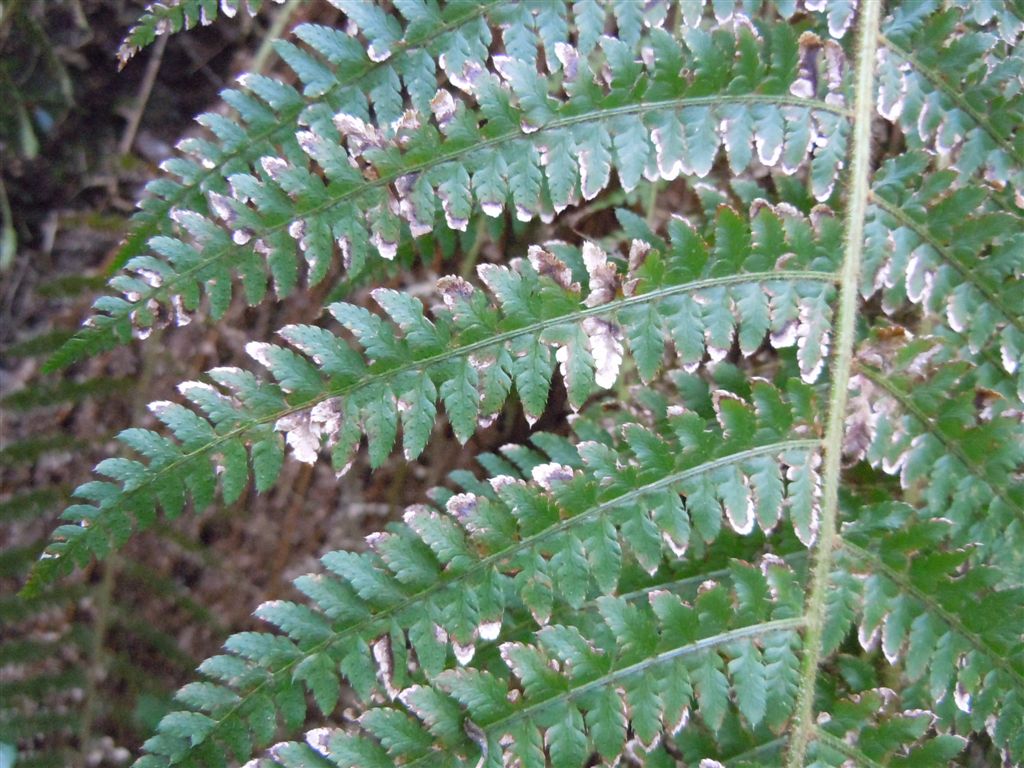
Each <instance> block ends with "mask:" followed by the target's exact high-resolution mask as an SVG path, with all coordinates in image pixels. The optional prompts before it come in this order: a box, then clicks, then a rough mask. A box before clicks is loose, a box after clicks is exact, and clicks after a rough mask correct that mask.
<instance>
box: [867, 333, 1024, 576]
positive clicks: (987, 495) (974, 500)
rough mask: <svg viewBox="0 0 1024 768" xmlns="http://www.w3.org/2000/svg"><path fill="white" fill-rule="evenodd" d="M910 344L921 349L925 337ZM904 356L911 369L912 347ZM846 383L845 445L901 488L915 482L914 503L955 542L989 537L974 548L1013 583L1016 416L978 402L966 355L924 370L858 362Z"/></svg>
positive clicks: (1022, 533)
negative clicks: (951, 528) (849, 424)
mask: <svg viewBox="0 0 1024 768" xmlns="http://www.w3.org/2000/svg"><path fill="white" fill-rule="evenodd" d="M911 350H916V351H918V352H919V355H920V354H924V355H928V354H929V352H928V351H927V347H926V346H925V345H919V346H916V347H915V346H911V347H909V349H908V352H909V351H911ZM908 357H909V355H908ZM908 362H909V365H908V366H907V367H909V368H911V369H912V370H913V369H915V367H916V364H920V357H919V356H918V358H917V360H916V361H915V359H914V357H909V361H908ZM852 385H853V386H854V388H855V392H856V394H855V395H854V399H853V403H852V407H853V408H855V409H856V410H857V411H858V415H857V425H858V428H857V429H856V430H855V431H853V432H852V433H851V437H850V440H851V444H850V446H849V447H850V448H851V449H852V450H851V452H850V454H849V455H851V456H852V457H857V458H866V459H867V460H868V461H869V462H870V463H871V464H872V465H874V466H877V467H880V468H881V469H882V470H883V471H885V472H888V473H890V474H895V475H898V476H899V479H900V485H901V486H902V487H903V488H904V489H906V490H910V489H912V488H920V489H921V492H920V500H921V504H922V507H923V508H924V509H927V510H928V512H929V513H930V514H932V515H934V516H935V517H943V518H948V519H950V520H951V521H953V523H954V524H955V526H956V531H957V538H958V541H959V543H960V545H961V546H964V545H969V544H971V543H973V542H976V541H991V544H990V545H989V546H988V547H985V548H984V557H985V558H986V560H987V561H988V562H989V563H991V564H993V565H997V566H999V567H1001V568H1002V569H1003V571H1004V574H1005V577H1006V578H1009V579H1011V580H1013V581H1014V582H1017V583H1019V582H1020V577H1019V574H1020V573H1021V572H1022V569H1024V559H1022V557H1021V545H1022V542H1024V484H1022V483H1021V481H1020V478H1019V477H1018V476H1017V473H1018V471H1019V468H1020V467H1021V466H1022V465H1024V441H1022V436H1024V427H1022V425H1021V422H1020V418H1019V417H1018V416H1017V415H1016V414H1015V413H1014V412H1013V411H1012V410H1011V411H1010V412H1008V413H1004V414H999V413H998V411H996V412H995V413H992V412H991V410H992V409H991V406H988V407H985V406H982V408H981V409H979V407H978V402H977V401H978V397H979V392H978V389H977V384H976V383H975V380H974V376H973V375H972V374H971V372H970V371H969V369H967V367H966V365H950V364H947V365H944V366H941V367H940V368H939V370H938V372H935V373H933V374H932V376H930V377H928V378H922V377H921V375H920V373H917V374H916V375H915V373H912V372H911V371H907V370H905V369H904V370H900V369H898V368H897V369H896V370H893V371H888V372H882V371H879V370H877V369H874V368H872V367H870V366H868V365H861V366H859V367H858V373H857V374H856V375H855V377H854V380H853V382H852ZM982 396H984V395H982ZM997 397H998V396H997ZM862 441H863V442H862ZM853 443H856V445H854V444H853ZM979 554H981V553H979Z"/></svg>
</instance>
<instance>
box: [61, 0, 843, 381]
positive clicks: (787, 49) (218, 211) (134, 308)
mask: <svg viewBox="0 0 1024 768" xmlns="http://www.w3.org/2000/svg"><path fill="white" fill-rule="evenodd" d="M632 4H633V3H632V0H624V2H623V3H622V5H632ZM591 5H592V6H593V7H594V8H595V9H598V11H599V13H600V14H601V15H600V17H599V18H601V19H602V20H603V18H604V10H603V9H600V8H599V7H598V6H597V5H596V4H586V3H584V4H581V6H580V8H581V9H582V8H587V7H590V6H591ZM609 5H610V6H611V7H613V8H617V7H619V5H617V4H615V3H609ZM355 8H362V9H363V10H362V11H359V13H363V12H365V13H370V12H369V11H367V10H366V7H365V6H363V5H361V4H357V5H353V6H352V8H349V10H350V12H351V13H353V18H354V19H355V20H357V23H358V22H359V19H360V17H359V16H358V13H357V12H356V11H355V10H354V9H355ZM371 15H373V14H371ZM373 17H374V18H377V16H376V15H374V16H373ZM588 23H589V22H588ZM602 24H603V21H602ZM382 34H383V33H382ZM389 34H390V33H389ZM394 34H396V35H397V32H394ZM537 34H538V35H539V34H540V32H539V31H538V32H537ZM579 37H580V39H579V40H578V41H577V42H578V43H579V44H580V45H583V43H584V42H586V38H585V37H584V35H583V33H582V32H579ZM738 38H739V39H737V38H735V37H734V36H733V35H732V34H727V33H722V34H707V33H704V32H702V31H699V30H693V31H691V32H690V33H689V34H688V36H687V41H686V42H685V43H684V42H682V41H680V40H677V39H676V38H674V37H673V36H672V35H670V34H669V33H667V32H666V31H665V30H663V29H661V28H660V27H659V26H654V27H653V28H651V29H648V28H645V29H644V32H643V35H642V36H641V37H640V38H638V39H637V40H636V41H635V42H634V43H633V44H627V43H625V42H623V41H621V40H613V39H611V38H607V37H606V38H602V42H601V43H600V45H599V46H593V48H592V50H588V49H586V47H585V46H584V47H583V48H582V49H574V48H572V46H569V45H567V44H566V46H565V47H563V48H560V49H559V50H560V51H562V55H563V57H565V58H566V63H562V62H561V60H556V61H554V62H552V61H548V62H547V67H548V69H549V72H548V73H547V74H544V73H542V72H540V71H538V69H537V66H536V65H535V64H534V63H531V61H529V60H523V59H516V58H513V57H511V56H496V57H492V59H491V65H492V66H493V67H494V68H495V69H496V71H497V72H499V73H500V76H499V75H494V74H491V73H490V72H489V71H488V70H487V69H485V68H484V66H483V64H482V63H481V61H486V54H485V53H481V56H480V59H479V60H478V59H477V58H473V57H472V56H470V55H463V56H461V57H460V58H459V64H458V66H461V70H459V69H457V68H456V66H457V65H453V63H452V62H451V61H449V58H451V55H450V54H451V52H450V51H449V52H448V56H447V58H445V63H446V66H447V70H446V71H447V75H448V80H449V82H450V83H451V84H452V85H453V86H455V87H457V88H459V89H461V90H463V91H464V92H465V94H464V95H463V96H461V97H460V98H459V99H456V98H455V96H454V95H453V94H452V92H451V91H450V90H448V89H445V88H441V89H440V90H438V91H437V92H436V95H435V94H432V98H430V99H429V103H428V104H426V105H424V104H423V103H422V101H423V98H422V96H423V94H417V96H418V98H416V99H412V97H411V96H410V99H412V100H411V101H410V102H407V101H406V98H405V96H403V95H402V92H401V90H400V87H399V86H400V81H399V80H398V76H397V75H395V74H394V73H393V72H392V73H391V74H392V75H393V77H392V78H391V79H389V80H388V87H389V88H391V89H393V90H394V99H395V103H394V109H393V110H392V111H393V112H394V114H391V112H385V111H384V110H382V108H381V105H380V104H375V107H374V108H375V114H376V116H377V124H376V125H374V124H371V123H369V122H367V119H366V107H365V105H364V104H361V103H357V104H356V106H355V107H351V106H348V105H343V108H342V110H341V111H338V112H336V113H335V114H333V119H332V120H327V119H325V116H324V115H323V114H322V113H320V114H319V117H318V118H317V119H314V118H313V117H312V116H310V117H308V118H307V120H308V122H309V123H310V130H304V131H299V132H298V133H296V134H295V135H294V136H293V137H286V139H283V140H284V141H287V144H286V149H287V151H286V152H285V153H284V154H285V156H284V157H280V156H278V155H277V154H276V153H272V154H269V155H266V156H263V157H262V158H260V159H259V160H258V161H257V162H254V163H253V168H252V169H246V170H245V171H244V172H235V173H233V174H232V175H231V176H230V177H229V179H228V182H229V186H230V191H229V193H227V194H224V193H222V191H220V190H211V191H210V192H209V193H208V194H207V202H208V210H209V211H210V214H211V215H206V212H205V211H198V210H190V209H185V208H180V209H175V210H173V211H172V212H171V216H172V218H173V219H174V220H175V221H176V222H177V224H178V225H179V227H180V228H181V230H182V235H181V237H171V236H163V235H162V236H158V237H155V238H152V239H151V240H150V242H149V245H150V248H151V253H150V254H148V255H143V256H138V257H135V258H133V259H132V260H131V261H129V262H128V264H127V265H126V270H127V273H126V274H122V275H120V276H118V277H116V278H114V280H113V281H112V282H111V286H112V287H113V288H114V289H116V290H117V291H119V292H122V294H123V296H121V297H115V296H107V297H104V298H102V299H100V300H99V301H98V302H97V303H96V305H95V310H96V314H94V315H93V317H92V318H91V319H90V321H89V323H88V326H87V327H86V328H85V329H83V331H82V332H81V333H80V334H79V335H78V336H77V337H76V338H75V340H73V341H72V342H70V343H69V345H68V346H66V347H65V349H64V350H63V351H62V352H61V353H60V354H59V355H58V356H57V357H55V358H54V360H53V362H52V363H51V366H52V367H57V366H60V365H64V364H66V363H68V362H71V361H73V360H74V359H77V358H78V357H80V356H82V355H84V354H89V353H91V352H93V351H96V350H97V349H100V348H104V347H106V346H110V345H112V344H115V343H118V342H119V341H124V340H125V339H127V338H128V337H129V336H130V335H131V333H132V329H133V328H142V329H145V328H148V327H150V326H152V325H153V324H154V323H156V322H157V317H156V316H155V313H156V311H157V310H158V309H159V308H160V307H161V306H169V305H172V304H173V305H174V307H175V308H176V311H179V312H182V313H184V312H191V311H194V310H195V309H196V308H197V307H198V306H199V302H200V298H201V295H202V293H203V292H205V293H206V294H207V295H208V296H209V299H210V308H211V311H212V314H213V316H214V317H217V316H219V315H220V314H221V313H222V312H223V311H224V310H225V308H226V306H227V303H228V301H229V300H230V298H231V283H232V278H233V276H238V277H240V278H241V281H242V283H243V286H244V287H245V291H246V296H247V298H248V300H249V301H250V302H252V303H254V302H258V301H260V300H261V299H262V297H263V295H264V292H265V290H266V274H267V272H268V271H269V273H270V274H271V276H272V278H273V281H274V284H275V287H276V290H277V292H278V294H279V295H287V294H288V293H289V292H291V290H292V289H293V288H294V287H295V285H296V281H297V279H298V266H297V262H296V258H297V254H299V253H301V255H302V257H303V260H304V261H305V262H306V263H307V264H308V266H309V275H310V280H311V282H316V281H317V280H319V279H322V277H323V276H324V275H325V274H326V270H327V267H328V265H329V264H330V262H331V260H332V259H333V252H334V243H335V242H336V243H337V244H338V245H339V246H340V248H341V251H342V257H343V261H344V264H345V266H346V267H347V268H348V269H350V270H358V269H359V268H360V265H361V264H363V263H364V262H365V261H366V259H367V258H368V257H369V255H370V253H371V251H373V250H376V251H378V252H379V253H380V255H381V256H383V257H384V258H386V259H392V258H394V257H395V255H396V254H397V252H398V248H399V245H400V242H401V241H402V237H403V232H405V231H408V232H410V233H411V234H412V235H413V236H417V235H421V234H424V233H426V232H429V231H431V230H432V229H433V227H434V222H435V216H436V213H437V203H438V202H439V201H440V203H441V206H440V207H441V209H442V210H443V212H444V217H445V221H446V224H447V226H448V227H449V228H450V229H454V230H465V229H466V228H467V226H468V222H469V218H470V216H471V215H472V214H473V213H474V212H477V211H482V212H483V213H484V214H486V215H490V216H497V215H499V214H500V213H501V211H502V210H503V209H505V208H506V207H507V208H508V209H509V210H513V211H515V212H516V216H517V218H519V219H521V220H530V219H532V218H535V217H537V216H541V217H548V216H549V215H552V214H553V213H554V212H557V211H561V210H563V209H565V208H566V207H567V206H569V205H572V204H574V203H576V202H578V201H579V200H580V199H584V200H589V199H591V198H593V197H594V196H596V195H597V194H598V193H599V192H601V191H602V190H603V189H605V188H606V187H607V186H608V185H609V183H610V182H611V178H612V177H611V172H612V170H615V171H617V173H618V176H619V182H620V184H621V185H622V187H623V188H625V189H627V190H628V189H632V188H633V187H635V186H636V185H637V184H638V183H639V182H640V181H641V180H642V179H656V178H662V179H675V178H676V177H678V176H679V175H680V174H681V173H684V174H686V175H690V176H696V177H698V178H700V177H704V176H706V175H707V174H708V173H709V172H710V170H711V167H712V165H713V163H714V161H715V157H716V155H717V154H718V150H719V147H720V146H721V145H724V146H725V148H726V154H727V156H728V159H729V163H730V166H731V167H732V168H733V169H734V170H737V171H738V170H741V169H743V168H745V167H747V166H749V165H750V164H751V163H752V162H753V160H754V157H755V150H756V156H757V159H758V160H760V162H761V163H763V164H765V165H767V166H770V167H775V166H777V167H779V168H780V169H781V170H782V171H783V172H784V173H790V174H792V173H795V172H796V171H797V170H799V169H801V168H802V167H804V166H805V164H807V163H808V160H809V173H810V177H811V183H812V190H813V193H814V195H815V196H816V197H817V198H818V199H819V200H827V199H828V198H829V197H830V196H831V194H832V191H833V187H834V182H835V178H836V174H837V172H838V170H839V166H840V164H841V162H842V155H843V152H844V149H845V141H846V132H847V122H846V119H845V117H846V116H847V114H848V110H847V109H846V107H845V106H843V96H842V81H841V79H837V78H832V79H830V80H827V81H826V82H825V83H823V84H822V85H821V86H820V90H821V91H822V92H823V93H822V94H821V95H820V96H819V94H818V92H817V91H816V90H815V88H814V84H813V83H812V81H811V80H810V79H808V78H807V77H803V76H801V74H800V73H799V72H797V71H794V69H793V68H792V64H793V63H794V62H795V61H796V60H797V57H798V56H799V55H800V52H801V45H800V44H799V43H798V41H797V39H796V37H795V35H794V33H793V32H792V30H791V28H790V27H788V26H786V25H772V24H765V25H764V28H763V29H755V28H746V27H744V28H743V29H741V30H740V31H739V33H738ZM812 38H813V36H812ZM332 39H335V38H332ZM312 42H313V45H314V46H317V45H324V44H325V43H324V41H323V40H321V39H320V38H319V37H315V38H314V39H313V41H312ZM591 44H592V43H591ZM804 45H805V46H808V45H809V46H811V48H814V46H815V45H820V41H818V43H814V41H813V40H810V41H808V40H807V39H805V40H804ZM476 48H479V46H475V47H474V49H473V50H476ZM645 49H650V50H652V51H653V52H654V56H653V57H648V58H646V59H645V58H644V57H643V55H642V52H643V50H645ZM296 50H297V49H296ZM681 66H688V67H689V68H690V70H691V71H692V72H693V73H694V76H693V78H692V79H690V80H689V81H687V80H684V79H682V78H680V77H679V76H678V70H679V67H681ZM317 71H318V72H319V70H317ZM837 71H838V70H837ZM299 75H300V77H304V78H309V77H311V76H312V75H311V74H310V72H309V71H306V70H305V69H303V70H300V71H299ZM816 80H817V78H816V76H815V78H814V81H815V82H816ZM308 82H309V81H308V80H307V85H308ZM247 84H248V85H249V87H251V88H252V89H253V90H254V92H255V93H256V94H257V95H258V97H259V99H260V100H261V101H263V102H265V103H266V104H267V105H268V106H269V107H270V108H271V110H275V111H281V110H299V109H301V108H302V104H303V102H302V97H301V96H300V95H299V93H298V92H297V91H295V90H294V89H293V88H291V87H290V86H286V85H284V84H281V83H278V82H276V81H273V80H270V79H267V78H256V77H254V78H250V80H249V81H248V83H247ZM407 88H408V85H407ZM791 92H795V93H798V94H802V95H800V96H794V95H792V93H791ZM236 101H237V99H236ZM247 104H248V111H255V112H260V111H265V107H263V106H262V105H260V104H259V103H258V102H255V101H252V100H251V99H249V100H248V102H247ZM406 107H408V109H406ZM403 109H405V111H404V112H403V111H402V110H403ZM268 119H269V118H268ZM814 126H818V127H817V129H816V130H815V131H814V134H815V135H816V136H817V138H816V139H815V140H814V141H812V138H814V136H812V128H813V127H814ZM613 134H614V135H615V136H616V139H615V141H613V140H612V135H613ZM218 220H219V221H218Z"/></svg>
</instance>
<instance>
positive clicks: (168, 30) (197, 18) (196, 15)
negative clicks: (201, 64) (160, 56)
mask: <svg viewBox="0 0 1024 768" xmlns="http://www.w3.org/2000/svg"><path fill="white" fill-rule="evenodd" d="M273 2H275V3H282V2H284V0H273ZM262 6H263V0H245V7H246V9H247V10H248V11H249V13H250V14H253V15H255V14H257V13H259V10H260V8H261V7H262ZM241 7H242V0H160V2H153V3H150V4H149V5H147V6H146V10H145V11H144V12H143V14H142V16H141V17H140V18H139V20H138V22H136V24H135V26H133V27H132V28H131V31H129V32H128V36H127V37H126V38H125V39H124V42H123V43H121V47H120V48H119V49H118V51H117V60H118V62H119V63H120V66H121V67H124V65H125V64H127V63H128V61H129V60H130V59H131V58H132V56H134V55H135V54H136V53H138V52H139V51H140V50H142V49H143V48H145V47H146V46H147V45H150V44H151V43H152V42H153V41H154V40H156V38H157V36H159V35H173V34H174V33H175V32H180V31H181V30H183V29H192V28H193V27H195V26H196V25H197V24H202V25H203V26H206V25H207V24H212V23H213V22H214V21H216V19H217V14H218V13H223V14H224V15H225V16H227V17H228V18H234V16H235V14H236V13H238V11H239V9H240V8H241Z"/></svg>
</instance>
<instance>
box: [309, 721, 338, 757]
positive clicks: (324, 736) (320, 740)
mask: <svg viewBox="0 0 1024 768" xmlns="http://www.w3.org/2000/svg"><path fill="white" fill-rule="evenodd" d="M334 733H335V729H334V728H314V729H313V730H311V731H306V743H307V744H309V746H310V747H312V748H313V749H314V750H315V751H316V752H318V753H320V754H321V755H323V756H324V757H328V756H329V755H330V747H331V736H333V735H334Z"/></svg>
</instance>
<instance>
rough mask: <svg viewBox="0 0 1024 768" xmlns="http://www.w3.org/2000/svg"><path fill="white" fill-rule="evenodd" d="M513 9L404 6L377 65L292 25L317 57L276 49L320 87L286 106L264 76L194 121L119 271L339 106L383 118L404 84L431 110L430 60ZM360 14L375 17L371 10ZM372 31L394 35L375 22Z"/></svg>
mask: <svg viewBox="0 0 1024 768" xmlns="http://www.w3.org/2000/svg"><path fill="white" fill-rule="evenodd" d="M507 7H513V6H510V4H508V3H501V4H499V3H498V2H490V3H488V2H481V3H474V4H471V5H468V4H464V3H451V4H449V5H446V6H445V7H444V9H443V10H442V11H441V12H440V13H439V14H437V15H436V16H435V15H433V14H431V13H429V12H426V13H425V15H414V12H415V10H416V8H415V6H406V10H407V11H409V13H410V17H409V18H408V19H407V20H406V28H404V29H403V30H402V32H401V34H397V33H396V35H397V36H396V38H395V39H392V40H389V41H387V42H386V46H387V48H386V50H387V52H388V53H389V54H390V55H389V56H388V57H387V58H384V59H380V57H379V56H378V57H377V59H379V60H375V59H373V58H370V56H369V55H368V53H367V48H368V47H369V44H370V38H368V37H366V36H364V38H360V37H359V36H358V35H357V33H346V32H342V31H340V30H336V29H333V28H330V27H325V26H323V25H317V24H300V25H298V26H296V27H295V29H294V33H295V35H296V36H297V37H299V39H300V40H303V41H305V42H306V43H307V44H308V45H309V46H310V47H311V48H312V50H313V53H312V54H311V53H309V52H307V51H306V50H305V49H300V48H297V47H296V46H294V45H292V44H290V43H285V42H284V41H281V42H279V43H278V44H277V45H278V49H279V52H280V54H281V56H282V58H283V59H284V60H285V61H286V63H292V64H294V66H295V69H296V70H300V69H301V70H304V71H306V72H307V73H309V74H307V77H310V78H312V77H313V74H312V73H316V76H317V79H316V81H315V82H314V81H313V80H311V81H310V83H309V84H308V85H307V87H306V88H304V89H303V93H301V94H298V93H291V92H289V91H287V90H286V91H284V93H288V94H289V96H288V98H286V99H283V100H281V99H280V97H278V99H271V100H268V99H267V98H264V96H266V93H267V88H269V87H270V86H266V85H264V83H265V80H263V79H256V80H254V81H253V82H252V83H251V86H252V87H250V88H245V87H244V86H243V89H242V90H230V91H225V92H224V93H223V98H224V100H225V102H226V103H228V104H229V105H230V106H231V107H232V108H233V110H234V112H233V115H232V116H230V117H229V116H225V115H222V114H216V113H207V114H203V115H200V116H199V117H198V118H197V121H198V122H199V124H200V125H202V126H203V127H204V128H206V130H207V131H208V132H209V138H206V139H190V140H186V141H183V142H182V143H181V144H179V147H178V149H179V150H180V151H181V152H182V153H184V155H186V156H185V157H178V158H175V159H173V160H170V161H168V162H167V163H166V164H165V165H164V168H163V170H164V171H165V173H166V175H165V176H163V177H161V178H160V179H157V180H156V181H153V182H152V183H150V184H149V185H148V186H147V196H146V197H144V198H143V200H142V202H141V203H140V210H139V211H138V213H137V214H136V215H135V217H134V218H133V225H132V230H131V232H130V233H129V235H128V237H127V239H126V240H125V243H124V244H123V245H122V246H121V248H120V249H119V250H118V253H117V256H116V258H115V265H114V266H115V268H120V267H122V266H124V264H125V263H126V262H128V261H129V260H130V259H132V258H135V257H137V256H141V255H143V251H144V250H145V249H146V245H147V242H148V241H149V240H150V239H151V238H153V237H155V236H158V235H166V236H173V235H174V226H175V225H174V221H173V220H172V219H171V217H170V215H171V213H172V212H173V211H178V210H187V211H194V212H196V213H199V214H201V215H210V207H209V203H208V195H210V194H213V193H224V192H225V191H226V190H227V189H228V186H229V184H230V178H231V177H232V176H233V175H234V174H237V173H248V172H249V171H250V168H251V166H252V164H253V163H256V162H258V161H259V159H260V158H261V157H269V156H275V155H277V154H278V153H279V151H280V148H282V147H290V148H292V149H291V150H290V152H294V151H295V150H294V141H295V134H296V132H297V131H299V130H300V129H301V128H302V127H303V126H304V125H316V126H319V127H320V128H321V129H323V128H324V126H328V128H327V130H329V131H333V128H330V127H329V126H330V118H331V116H333V114H335V112H336V111H337V109H338V107H339V105H340V106H344V108H345V110H346V111H347V112H348V113H349V114H354V115H356V116H359V117H361V118H363V119H369V118H370V110H371V109H372V110H375V111H376V112H383V113H385V114H386V113H387V110H388V109H389V104H393V103H394V102H395V97H394V96H393V95H392V91H391V87H393V83H394V82H396V81H398V82H399V83H401V82H404V83H405V85H404V89H405V91H406V92H407V93H408V94H409V98H410V99H412V101H413V103H414V104H416V105H417V106H418V108H420V109H422V110H424V111H429V100H430V98H432V97H433V95H434V93H435V92H436V89H437V86H438V80H437V77H438V76H437V74H436V73H435V71H434V60H435V59H437V58H438V57H440V56H442V55H444V56H445V57H446V58H445V61H446V62H447V61H448V60H449V59H452V60H454V59H456V58H457V56H456V52H457V51H459V50H475V49H478V48H479V46H480V40H481V36H482V35H484V34H485V31H486V26H483V27H482V28H481V26H480V22H481V19H484V18H486V17H487V14H488V13H491V12H494V11H500V10H501V9H502V8H507ZM356 10H357V11H358V10H359V9H358V6H357V7H356ZM363 14H364V15H368V16H371V17H375V14H374V13H373V12H372V11H369V10H366V9H364V10H363ZM370 27H371V29H376V30H381V29H384V30H387V29H390V27H389V25H388V24H386V23H383V22H380V21H379V19H378V21H377V23H376V24H372V23H371V24H370ZM374 39H376V38H374ZM380 46H381V43H380V42H378V47H380ZM403 78H404V79H403ZM261 94H262V95H261ZM424 97H425V98H424ZM392 119H393V118H392ZM67 354H70V349H69V351H68V353H67ZM61 359H62V358H56V359H55V362H54V365H64V364H65V363H66V362H70V361H71V358H68V360H66V361H64V362H59V361H60V360H61Z"/></svg>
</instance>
